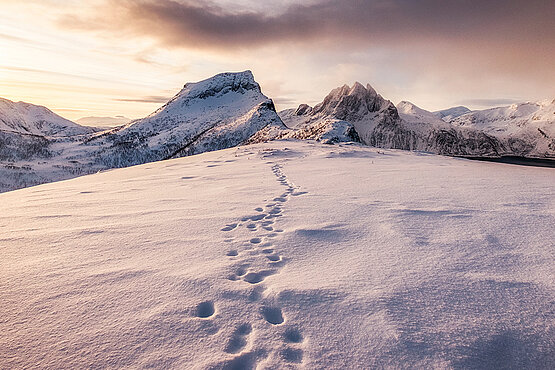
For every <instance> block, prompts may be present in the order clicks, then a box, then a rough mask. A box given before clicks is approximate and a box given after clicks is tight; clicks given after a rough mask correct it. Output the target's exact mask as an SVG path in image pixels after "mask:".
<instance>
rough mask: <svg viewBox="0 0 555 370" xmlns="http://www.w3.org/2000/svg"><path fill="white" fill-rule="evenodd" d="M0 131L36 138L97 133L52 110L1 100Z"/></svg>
mask: <svg viewBox="0 0 555 370" xmlns="http://www.w3.org/2000/svg"><path fill="white" fill-rule="evenodd" d="M0 131H5V132H12V133H19V134H29V135H36V136H52V137H60V136H75V135H84V134H89V133H91V132H94V131H96V130H95V129H94V128H92V127H84V126H81V125H78V124H76V123H75V122H72V121H70V120H67V119H65V118H63V117H60V116H59V115H57V114H56V113H54V112H52V111H51V110H50V109H48V108H46V107H43V106H40V105H34V104H29V103H25V102H17V103H16V102H13V101H11V100H8V99H3V98H0Z"/></svg>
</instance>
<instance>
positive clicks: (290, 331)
mask: <svg viewBox="0 0 555 370" xmlns="http://www.w3.org/2000/svg"><path fill="white" fill-rule="evenodd" d="M283 338H284V339H285V341H286V342H288V343H301V342H302V341H303V335H302V334H301V332H300V331H299V329H297V328H287V329H286V330H285V333H283Z"/></svg>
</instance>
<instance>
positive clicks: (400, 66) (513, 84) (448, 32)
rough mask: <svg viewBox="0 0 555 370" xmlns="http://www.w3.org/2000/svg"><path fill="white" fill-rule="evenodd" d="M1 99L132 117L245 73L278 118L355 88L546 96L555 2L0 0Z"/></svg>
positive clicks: (466, 100) (436, 100)
mask: <svg viewBox="0 0 555 370" xmlns="http://www.w3.org/2000/svg"><path fill="white" fill-rule="evenodd" d="M0 14H2V21H1V22H0V97H4V98H7V99H11V100H14V101H19V100H23V101H27V102H30V103H34V104H40V105H45V106H47V107H49V108H51V109H52V110H54V111H55V112H57V113H59V114H61V115H62V116H64V117H67V118H70V119H76V118H80V117H84V116H91V115H94V116H114V115H120V114H122V115H126V116H128V117H130V118H138V117H142V116H144V115H146V114H148V113H150V112H152V111H153V110H155V109H156V108H157V107H158V106H159V105H161V104H162V103H164V102H165V101H166V100H167V99H168V98H169V97H171V96H173V95H174V94H175V93H177V92H178V91H179V89H180V88H181V87H182V85H183V84H184V83H185V82H193V81H197V80H201V79H204V78H207V77H210V76H212V75H214V74H216V73H220V72H225V71H242V70H246V69H251V70H252V71H253V72H254V75H255V78H256V79H257V81H258V82H259V83H260V84H261V85H262V89H263V92H264V93H265V94H266V95H267V96H269V97H271V98H273V99H274V100H275V101H276V103H277V106H278V108H279V109H283V108H288V107H292V106H296V105H297V104H299V103H309V104H314V103H315V102H318V101H321V100H322V98H323V97H324V95H325V94H326V93H327V92H328V91H329V90H331V89H332V88H334V87H336V86H339V85H343V84H344V83H348V84H351V83H353V82H354V81H356V80H358V81H360V82H362V83H370V84H371V85H373V86H374V87H375V88H376V90H377V91H378V92H380V93H381V94H382V95H383V96H384V97H386V98H388V99H391V100H392V101H393V102H394V103H397V102H399V101H400V100H409V101H412V102H413V103H415V104H417V105H419V106H421V107H422V108H425V109H429V110H436V109H441V108H447V107H449V106H453V105H459V104H464V105H467V106H469V107H470V108H485V107H488V106H496V105H503V104H507V103H511V102H514V101H522V100H541V99H546V98H555V88H554V86H555V68H554V61H553V60H554V57H555V22H554V21H553V14H555V2H551V1H538V0H531V1H514V0H507V1H501V0H484V1H458V0H375V1H361V0H343V1H326V0H312V1H294V0H287V1H281V2H274V4H273V5H267V4H265V2H261V1H251V0H242V1H229V0H219V1H213V2H200V1H188V0H174V1H172V0H156V1H155V0H135V1H131V0H129V1H127V0H94V1H85V0H63V1H61V0H60V1H58V0H40V1H34V0H25V1H21V0H17V1H16V0H0Z"/></svg>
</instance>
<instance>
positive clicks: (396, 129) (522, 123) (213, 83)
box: [0, 71, 555, 191]
mask: <svg viewBox="0 0 555 370" xmlns="http://www.w3.org/2000/svg"><path fill="white" fill-rule="evenodd" d="M554 113H555V102H554V101H545V102H541V103H523V104H517V105H512V106H510V107H502V108H494V109H489V110H485V111H474V112H469V111H468V109H467V108H464V107H455V108H451V109H446V110H442V111H439V112H434V113H432V112H428V111H425V110H423V109H421V108H418V107H417V106H416V105H414V104H412V103H410V102H401V103H399V104H398V105H397V107H396V106H395V105H394V104H393V103H392V102H391V101H389V100H387V99H385V98H383V97H382V96H381V95H380V94H378V93H377V92H376V90H375V89H374V88H372V86H370V85H369V84H368V85H366V86H364V85H362V84H361V83H358V82H357V83H355V84H354V85H353V86H348V85H343V86H341V87H338V88H336V89H333V90H332V91H331V92H330V93H329V94H328V95H327V96H326V97H325V98H324V100H323V101H322V102H321V103H320V104H317V105H316V106H314V107H310V106H308V105H306V104H301V105H300V106H299V107H298V108H297V109H288V110H285V111H282V112H280V113H279V115H278V113H276V110H275V106H274V104H273V102H272V100H271V99H269V98H268V97H267V96H265V95H264V94H263V93H262V91H261V88H260V85H259V84H258V83H257V82H256V81H255V79H254V76H253V74H252V72H251V71H244V72H238V73H221V74H218V75H216V76H213V77H211V78H208V79H206V80H203V81H199V82H195V83H187V84H185V86H184V87H183V89H181V91H179V92H178V93H177V94H176V95H175V96H174V97H173V98H172V99H170V100H169V101H168V102H167V103H166V104H164V105H162V106H161V107H160V108H158V109H157V110H156V111H154V112H153V113H152V114H150V115H148V116H147V117H145V118H142V119H136V120H133V121H131V122H129V123H127V124H125V125H121V126H118V127H113V128H109V129H105V130H100V129H95V128H91V127H85V126H80V125H78V124H76V123H74V122H71V121H69V120H66V119H64V118H62V117H60V116H58V115H56V114H54V113H53V112H51V111H50V110H48V109H47V108H45V107H40V106H34V105H32V104H28V103H21V102H19V103H14V102H11V101H9V100H6V99H2V100H0V191H5V190H12V189H15V188H19V187H25V186H30V185H36V184H40V183H44V182H49V181H55V180H61V179H65V178H70V177H75V176H78V175H81V174H87V173H92V172H96V171H98V170H102V169H106V168H113V167H125V166H130V165H135V164H141V163H146V162H152V161H157V160H163V159H168V158H174V157H178V156H186V155H192V154H197V153H202V152H206V151H212V150H219V149H224V148H229V147H233V146H236V145H240V144H246V143H251V144H252V143H259V142H263V141H268V140H276V139H291V138H292V139H300V140H304V139H315V140H319V141H322V142H325V143H338V142H348V141H357V142H362V143H364V144H366V145H369V146H374V147H380V148H394V149H404V150H419V151H428V152H433V153H437V154H443V155H451V156H481V157H502V156H507V155H516V156H522V157H538V158H555V132H554V126H555V125H554ZM32 135H34V136H32ZM14 169H15V170H14ZM23 169H24V170H23Z"/></svg>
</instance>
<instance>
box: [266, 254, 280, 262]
mask: <svg viewBox="0 0 555 370" xmlns="http://www.w3.org/2000/svg"><path fill="white" fill-rule="evenodd" d="M266 258H267V259H269V260H270V261H272V262H279V261H281V256H279V255H277V254H270V255H269V256H266Z"/></svg>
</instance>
